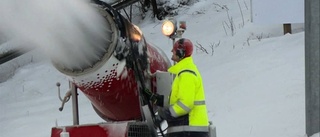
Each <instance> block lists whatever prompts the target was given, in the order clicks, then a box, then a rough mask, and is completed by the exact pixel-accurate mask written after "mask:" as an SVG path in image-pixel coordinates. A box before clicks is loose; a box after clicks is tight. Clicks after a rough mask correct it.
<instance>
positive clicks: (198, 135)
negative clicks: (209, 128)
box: [166, 132, 209, 137]
mask: <svg viewBox="0 0 320 137" xmlns="http://www.w3.org/2000/svg"><path fill="white" fill-rule="evenodd" d="M166 137H209V133H208V132H176V133H170V134H166Z"/></svg>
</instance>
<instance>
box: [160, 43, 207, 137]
mask: <svg viewBox="0 0 320 137" xmlns="http://www.w3.org/2000/svg"><path fill="white" fill-rule="evenodd" d="M171 52H172V53H173V55H172V58H171V59H172V60H173V61H175V62H177V63H176V64H174V65H173V66H171V67H170V68H169V69H168V71H169V72H170V73H172V74H175V78H174V81H173V84H172V91H171V94H170V97H169V104H170V106H169V107H168V108H161V109H159V111H158V115H157V116H158V117H160V118H162V119H164V120H166V121H167V123H168V129H167V134H166V137H208V136H209V121H208V114H207V107H206V104H205V92H204V88H203V84H202V78H201V75H200V73H199V71H198V69H197V67H196V65H195V64H194V63H193V59H192V57H191V55H192V52H193V44H192V42H191V41H190V40H189V39H185V38H181V39H180V40H178V41H177V42H175V43H174V46H173V49H172V51H171Z"/></svg>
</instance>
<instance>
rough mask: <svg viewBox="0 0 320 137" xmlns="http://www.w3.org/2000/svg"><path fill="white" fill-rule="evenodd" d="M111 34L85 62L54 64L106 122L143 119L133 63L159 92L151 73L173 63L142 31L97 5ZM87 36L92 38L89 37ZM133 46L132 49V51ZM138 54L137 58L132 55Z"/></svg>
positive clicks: (80, 60) (106, 8)
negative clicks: (137, 62)
mask: <svg viewBox="0 0 320 137" xmlns="http://www.w3.org/2000/svg"><path fill="white" fill-rule="evenodd" d="M97 8H98V10H99V12H100V14H101V15H102V16H103V18H104V20H105V25H106V27H107V29H108V33H107V34H106V36H105V38H104V39H103V40H104V41H103V42H104V43H103V44H101V45H88V46H90V47H92V48H86V49H85V50H88V49H89V50H91V51H87V52H86V53H91V54H88V55H87V54H85V55H82V56H85V59H78V58H76V57H74V56H70V57H68V58H66V60H68V61H66V62H73V63H72V64H70V63H64V62H59V61H57V60H54V59H53V60H52V62H53V65H54V66H55V68H56V69H58V70H59V71H60V72H61V73H63V74H65V75H67V76H69V77H70V80H71V81H72V82H73V83H74V84H75V85H76V86H77V87H78V88H79V89H80V90H81V91H82V92H83V93H84V94H85V95H86V97H88V99H89V100H90V101H91V103H92V105H93V108H94V110H95V111H96V112H97V114H98V115H99V116H100V117H101V118H103V119H104V120H106V121H126V120H137V119H141V117H142V116H141V110H140V102H139V93H138V91H139V88H140V86H141V85H139V83H138V82H137V81H138V80H137V74H135V73H136V72H134V70H133V61H134V60H137V61H139V62H140V63H141V64H142V66H141V68H140V71H141V72H142V74H143V77H144V79H145V83H146V86H147V88H148V89H151V91H152V92H157V87H156V78H150V77H148V74H150V73H155V72H156V71H157V70H159V71H167V69H168V67H169V66H170V61H169V59H168V58H167V56H166V55H165V54H164V52H163V51H161V50H160V49H159V48H157V47H156V46H154V45H151V44H149V43H147V42H146V40H145V38H144V37H143V35H142V33H141V31H140V29H139V28H138V27H137V26H135V25H133V24H131V23H130V22H129V21H128V20H126V19H125V18H124V17H123V16H121V14H120V13H118V12H116V11H115V10H113V9H112V8H110V7H102V6H97ZM88 37H90V36H89V35H88ZM131 47H132V48H131ZM133 55H135V58H133V57H132V56H133Z"/></svg>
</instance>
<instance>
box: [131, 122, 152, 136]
mask: <svg viewBox="0 0 320 137" xmlns="http://www.w3.org/2000/svg"><path fill="white" fill-rule="evenodd" d="M151 136H152V133H151V132H150V130H149V127H148V125H147V123H146V122H129V123H128V136H127V137H151Z"/></svg>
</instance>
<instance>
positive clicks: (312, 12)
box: [304, 0, 320, 137]
mask: <svg viewBox="0 0 320 137" xmlns="http://www.w3.org/2000/svg"><path fill="white" fill-rule="evenodd" d="M304 2H305V82H306V83H305V84H306V91H305V101H306V110H305V111H306V133H307V135H308V137H310V136H312V135H313V134H315V133H318V132H320V118H319V117H320V110H319V109H320V41H319V38H320V35H319V33H320V27H319V26H320V19H319V18H320V9H319V7H320V2H319V0H305V1H304Z"/></svg>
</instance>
